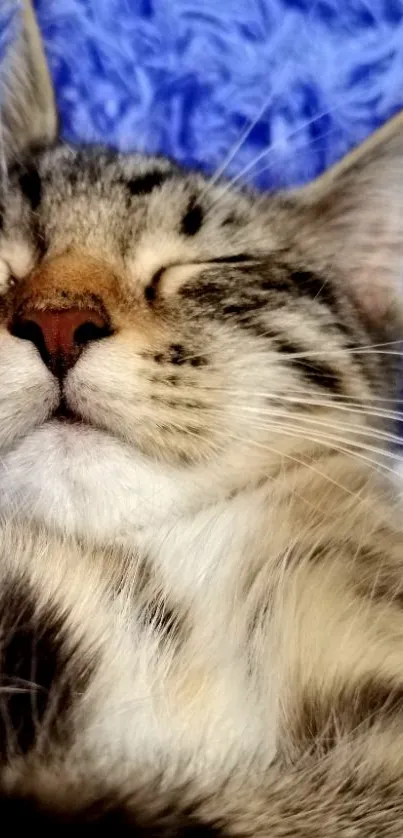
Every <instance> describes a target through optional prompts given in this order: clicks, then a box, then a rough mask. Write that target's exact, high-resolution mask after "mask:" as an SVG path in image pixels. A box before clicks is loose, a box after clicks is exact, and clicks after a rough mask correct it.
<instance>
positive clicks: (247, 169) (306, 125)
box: [212, 108, 337, 205]
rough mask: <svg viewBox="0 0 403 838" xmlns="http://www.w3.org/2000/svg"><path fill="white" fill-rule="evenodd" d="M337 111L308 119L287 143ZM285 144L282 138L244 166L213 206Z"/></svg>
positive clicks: (291, 134)
mask: <svg viewBox="0 0 403 838" xmlns="http://www.w3.org/2000/svg"><path fill="white" fill-rule="evenodd" d="M335 110H337V108H331V109H329V108H327V109H326V110H324V111H320V112H319V113H317V114H315V116H313V117H311V119H308V120H306V121H305V122H302V123H301V124H300V125H298V126H297V128H295V129H294V130H293V131H291V132H290V133H289V134H288V136H287V138H286V141H287V142H288V141H289V140H291V139H292V138H293V137H295V136H296V135H297V134H299V133H300V132H301V131H304V130H305V129H306V128H309V126H310V125H313V124H314V123H315V122H316V121H317V120H318V119H322V118H323V117H324V116H330V115H331V114H332V113H334V112H335ZM283 143H284V139H283V138H282V139H281V141H277V142H274V143H272V144H271V145H270V146H269V147H268V148H265V149H263V150H262V151H260V152H259V154H257V155H256V157H254V158H253V160H251V161H250V162H249V163H247V165H246V166H244V168H243V169H241V171H240V172H238V174H237V175H235V177H233V178H232V179H231V180H230V181H228V184H227V185H226V187H225V188H224V189H223V190H222V191H221V192H220V195H219V196H218V199H217V200H216V201H214V202H213V204H212V205H214V204H215V203H217V202H218V201H219V200H220V199H221V198H222V197H223V196H224V195H225V194H227V192H229V190H230V189H232V187H233V186H235V184H236V183H238V182H239V181H240V180H241V179H242V178H243V177H245V175H246V174H248V172H250V171H251V169H253V168H254V166H256V164H257V163H259V162H260V160H262V159H263V157H266V156H267V155H270V154H273V152H274V151H275V150H276V149H277V148H280V147H281V146H282V145H283Z"/></svg>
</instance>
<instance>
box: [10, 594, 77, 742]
mask: <svg viewBox="0 0 403 838" xmlns="http://www.w3.org/2000/svg"><path fill="white" fill-rule="evenodd" d="M0 609H1V610H0V752H1V753H2V754H3V755H4V754H5V753H6V752H8V751H9V749H10V748H14V747H16V748H17V749H18V751H19V752H22V753H27V751H29V750H30V749H31V748H32V747H33V745H34V744H35V741H36V738H37V734H38V732H39V729H40V725H41V723H45V722H46V732H47V739H49V736H51V735H52V734H55V733H56V731H57V730H59V728H60V726H61V725H62V724H63V721H64V720H65V719H66V715H67V714H68V712H69V710H70V708H71V705H72V702H73V697H74V692H75V691H76V690H78V691H80V690H82V689H83V688H84V686H85V683H86V678H84V671H83V669H82V668H81V667H75V668H74V670H73V671H72V674H71V676H72V677H71V679H70V678H66V669H67V667H68V665H69V664H70V663H71V659H72V652H71V651H69V650H68V649H67V645H66V636H65V623H64V619H63V617H62V616H61V615H59V614H58V613H57V611H56V609H55V608H54V607H51V606H49V607H46V608H42V609H41V610H38V609H37V607H36V604H35V600H34V596H33V592H32V590H31V588H30V585H29V583H28V582H27V581H25V580H23V579H19V580H11V581H10V582H9V583H8V584H4V583H3V588H2V593H1V601H0ZM73 684H74V687H73ZM1 688H5V689H1ZM13 689H14V690H15V691H14V692H13ZM8 690H9V691H8ZM48 711H49V712H48Z"/></svg>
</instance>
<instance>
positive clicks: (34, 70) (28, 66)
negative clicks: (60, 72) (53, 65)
mask: <svg viewBox="0 0 403 838" xmlns="http://www.w3.org/2000/svg"><path fill="white" fill-rule="evenodd" d="M20 14H21V20H20V21H18V24H21V25H20V26H19V34H18V36H17V38H16V41H15V42H14V43H13V44H12V45H11V47H10V50H9V52H8V54H7V55H6V58H5V60H4V65H5V66H4V72H2V75H1V80H0V120H1V125H0V128H1V149H0V151H1V153H2V155H3V157H4V156H5V159H6V162H7V163H10V162H11V163H12V162H13V161H14V160H16V159H19V158H21V157H22V156H24V155H25V154H26V153H27V152H29V150H30V149H35V148H38V147H44V146H47V145H49V144H51V143H53V142H54V140H55V139H56V137H57V128H58V120H57V113H56V106H55V98H54V94H53V88H52V83H51V80H50V75H49V71H48V67H47V64H46V59H45V54H44V51H43V45H42V40H41V36H40V33H39V29H38V25H37V22H36V19H35V14H34V11H33V7H32V4H31V0H23V2H22V6H21V12H20ZM2 69H3V68H2Z"/></svg>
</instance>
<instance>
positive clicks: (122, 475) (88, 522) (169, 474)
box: [0, 420, 211, 542]
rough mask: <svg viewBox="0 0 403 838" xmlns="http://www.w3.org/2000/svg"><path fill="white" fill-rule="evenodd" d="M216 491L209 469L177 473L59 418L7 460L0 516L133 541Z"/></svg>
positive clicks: (0, 470)
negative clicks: (212, 491) (141, 533)
mask: <svg viewBox="0 0 403 838" xmlns="http://www.w3.org/2000/svg"><path fill="white" fill-rule="evenodd" d="M209 486H211V474H210V476H209V473H208V471H206V474H204V473H202V472H200V471H198V472H197V473H195V472H190V471H188V472H186V471H185V470H181V469H179V468H172V467H170V466H167V465H164V464H162V463H158V462H156V461H153V460H151V459H149V458H147V457H145V456H144V455H142V454H141V453H140V452H137V451H136V450H135V449H134V448H132V447H130V446H128V445H126V444H125V443H123V442H121V441H119V440H117V439H116V438H114V437H111V436H110V435H109V434H107V433H105V432H103V431H100V430H96V429H94V428H91V427H90V426H88V425H84V424H80V423H75V422H72V423H70V422H61V421H57V420H51V421H48V422H46V423H45V424H43V425H41V426H40V427H37V428H36V429H34V430H33V431H31V432H30V433H28V434H27V435H26V436H25V437H24V438H23V439H22V440H21V441H20V442H19V443H18V444H17V445H16V446H15V447H14V448H13V450H12V451H9V452H8V453H6V454H5V455H3V456H2V459H1V463H0V516H7V517H9V516H10V515H17V516H23V517H29V518H30V519H31V520H32V519H33V520H35V521H37V522H38V523H40V524H43V525H44V526H46V527H47V528H49V529H55V530H57V531H60V532H63V533H64V534H66V535H68V536H78V537H80V538H85V539H88V540H91V541H96V542H105V541H110V540H116V539H124V540H125V541H127V539H129V540H130V538H131V536H132V535H133V536H134V537H135V536H136V534H137V533H139V531H143V530H146V529H147V528H148V527H150V528H153V527H155V525H156V523H161V524H162V523H163V522H164V521H169V520H171V519H172V516H173V515H177V514H178V512H183V513H187V512H189V511H191V509H192V508H194V509H196V508H197V507H198V506H199V505H200V504H202V503H203V502H205V498H206V493H208V488H209Z"/></svg>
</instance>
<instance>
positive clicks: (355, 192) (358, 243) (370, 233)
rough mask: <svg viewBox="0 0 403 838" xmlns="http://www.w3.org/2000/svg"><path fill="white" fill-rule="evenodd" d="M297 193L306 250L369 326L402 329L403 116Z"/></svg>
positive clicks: (389, 123)
mask: <svg viewBox="0 0 403 838" xmlns="http://www.w3.org/2000/svg"><path fill="white" fill-rule="evenodd" d="M295 195H296V198H297V201H299V202H301V203H302V212H303V216H304V220H305V221H306V224H305V223H302V229H303V230H304V234H305V235H306V237H307V243H308V247H309V246H310V243H309V242H310V241H311V245H312V247H311V249H312V251H313V249H314V248H315V249H316V252H318V253H320V259H321V261H322V263H323V264H324V265H329V266H334V268H335V271H336V272H337V273H338V275H339V276H340V281H341V282H343V283H344V284H345V287H346V288H347V290H348V291H349V292H350V293H351V294H352V295H353V297H354V300H355V303H356V305H358V306H359V308H360V310H361V312H362V313H363V315H364V316H365V317H366V319H367V321H368V323H369V324H370V325H372V326H375V327H377V328H383V327H387V326H388V325H393V323H395V324H396V322H397V320H398V319H399V322H400V326H401V325H402V324H403V112H402V113H400V114H399V115H398V116H396V117H395V118H394V119H392V120H390V122H388V123H387V124H386V125H385V126H384V127H383V128H381V129H380V130H379V131H377V132H376V133H375V134H374V135H373V136H372V137H370V139H369V140H367V141H366V142H365V143H363V144H362V145H361V146H359V147H358V148H357V149H355V150H354V151H353V152H352V153H351V154H349V155H348V156H347V157H346V158H345V159H344V160H342V161H341V162H340V163H338V164H337V165H336V166H334V167H333V168H332V169H330V170H329V171H328V172H327V173H326V174H325V175H323V176H322V177H321V178H319V179H318V180H317V181H314V182H313V183H312V184H310V185H309V186H308V187H305V188H303V189H301V190H300V191H299V192H297V193H295ZM302 229H301V233H302Z"/></svg>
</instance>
